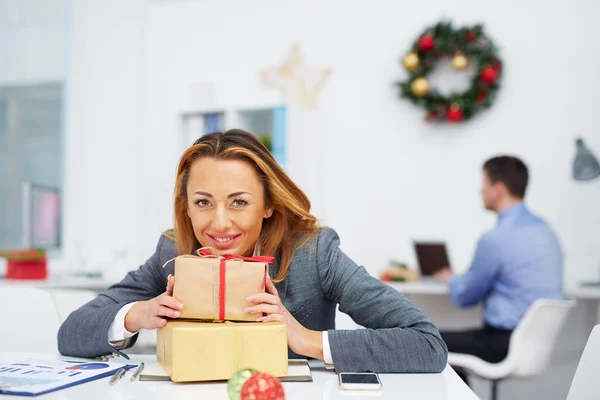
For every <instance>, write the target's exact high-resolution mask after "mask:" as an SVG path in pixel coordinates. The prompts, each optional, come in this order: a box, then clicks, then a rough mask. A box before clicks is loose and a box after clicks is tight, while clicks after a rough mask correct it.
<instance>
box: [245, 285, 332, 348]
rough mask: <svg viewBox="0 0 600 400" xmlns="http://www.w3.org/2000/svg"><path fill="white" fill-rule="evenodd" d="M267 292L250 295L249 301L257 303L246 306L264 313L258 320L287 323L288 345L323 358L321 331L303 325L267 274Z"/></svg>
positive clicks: (249, 310)
mask: <svg viewBox="0 0 600 400" xmlns="http://www.w3.org/2000/svg"><path fill="white" fill-rule="evenodd" d="M265 288H266V290H267V291H266V292H265V293H259V294H257V295H254V296H250V297H248V301H251V302H253V303H257V304H256V305H255V306H252V307H248V308H245V309H244V311H245V312H247V313H250V314H262V313H265V314H266V315H265V316H261V317H259V318H257V319H256V321H257V322H271V321H278V322H282V323H284V324H286V325H287V337H288V346H289V347H290V349H291V350H292V351H293V352H294V353H296V354H300V355H304V356H308V357H312V358H316V359H319V360H322V359H323V342H322V341H323V336H322V333H321V332H319V331H311V330H310V329H306V328H305V327H303V326H302V325H301V324H300V323H299V322H298V321H296V318H294V317H293V316H292V314H290V312H289V311H288V310H287V309H286V308H285V306H284V305H283V303H282V302H281V299H280V298H279V293H278V292H277V289H276V288H275V285H274V284H273V282H272V281H271V278H270V277H269V276H267V281H266V287H265Z"/></svg>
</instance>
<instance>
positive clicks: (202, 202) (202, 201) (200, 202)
mask: <svg viewBox="0 0 600 400" xmlns="http://www.w3.org/2000/svg"><path fill="white" fill-rule="evenodd" d="M196 204H197V205H198V206H199V207H209V206H210V202H209V201H208V200H205V199H200V200H196Z"/></svg>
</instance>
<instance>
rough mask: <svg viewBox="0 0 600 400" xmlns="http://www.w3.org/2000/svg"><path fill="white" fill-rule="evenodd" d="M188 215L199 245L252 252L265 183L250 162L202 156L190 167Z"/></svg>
mask: <svg viewBox="0 0 600 400" xmlns="http://www.w3.org/2000/svg"><path fill="white" fill-rule="evenodd" d="M187 193H188V198H187V206H188V216H189V217H190V220H191V221H192V226H193V228H194V235H196V239H198V241H199V242H200V243H201V244H202V246H208V247H214V248H216V249H217V250H218V251H219V253H220V254H236V255H242V256H252V253H253V251H254V245H255V243H256V241H257V240H258V237H259V235H260V231H261V228H262V222H263V219H264V218H269V217H270V216H271V215H272V214H273V209H272V208H268V207H266V204H265V195H264V186H263V184H262V182H261V181H260V179H259V176H258V174H257V173H256V171H255V169H254V168H253V167H252V165H251V164H250V163H247V162H245V161H240V160H216V159H214V158H201V159H198V160H196V161H195V162H194V163H193V164H192V167H191V168H190V175H189V179H188V183H187Z"/></svg>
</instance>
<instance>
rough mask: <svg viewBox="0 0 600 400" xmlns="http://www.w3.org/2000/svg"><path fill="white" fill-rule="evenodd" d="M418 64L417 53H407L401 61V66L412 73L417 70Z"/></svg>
mask: <svg viewBox="0 0 600 400" xmlns="http://www.w3.org/2000/svg"><path fill="white" fill-rule="evenodd" d="M420 62H421V61H420V60H419V56H418V55H417V53H413V52H411V53H408V54H407V55H405V56H404V58H403V59H402V65H404V68H406V69H407V70H408V71H414V70H415V69H417V67H418V66H419V63H420Z"/></svg>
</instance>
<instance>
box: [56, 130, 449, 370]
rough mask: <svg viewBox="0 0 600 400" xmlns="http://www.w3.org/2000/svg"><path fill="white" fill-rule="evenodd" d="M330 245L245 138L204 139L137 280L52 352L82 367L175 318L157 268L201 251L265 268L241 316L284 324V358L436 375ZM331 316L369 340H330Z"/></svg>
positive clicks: (425, 331)
mask: <svg viewBox="0 0 600 400" xmlns="http://www.w3.org/2000/svg"><path fill="white" fill-rule="evenodd" d="M339 244H340V240H339V238H338V236H337V234H336V233H335V231H334V230H332V229H330V228H322V227H319V226H318V225H317V221H316V219H315V217H314V216H313V215H311V214H310V202H309V200H308V198H307V197H306V196H305V195H304V193H303V192H302V191H301V190H300V188H299V187H298V186H297V185H296V184H295V183H294V182H293V181H292V180H291V179H290V178H289V177H288V176H287V175H286V173H285V172H284V171H283V170H282V169H281V167H280V166H279V165H278V164H277V162H276V161H275V159H274V158H273V156H272V155H271V153H269V151H268V150H267V149H266V148H265V147H264V146H263V145H262V144H261V143H260V141H259V140H258V139H257V138H256V137H255V136H253V135H251V134H249V133H247V132H244V131H241V130H230V131H227V132H225V133H221V132H217V133H212V134H208V135H205V136H203V137H202V138H200V139H199V140H197V141H196V143H194V145H193V146H191V147H190V148H189V149H188V150H186V151H185V152H184V154H183V155H182V157H181V160H180V162H179V167H178V169H177V177H176V184H175V195H174V231H173V232H169V233H166V234H164V235H162V236H161V238H160V241H159V243H158V246H157V250H156V253H155V254H154V255H153V256H152V257H151V258H150V259H149V260H148V261H147V262H146V263H145V264H144V265H142V266H141V267H140V268H139V269H138V270H137V271H133V272H130V273H129V274H128V275H127V276H126V277H125V279H124V280H123V281H122V282H121V283H119V284H117V285H115V286H113V287H111V288H110V289H108V291H107V292H106V293H104V294H102V295H100V296H99V297H98V298H96V299H95V300H94V301H92V302H90V303H88V304H86V305H85V306H83V307H82V308H80V309H79V310H77V311H75V312H73V313H72V314H71V315H70V316H69V318H68V319H67V320H66V321H65V322H64V324H63V326H62V327H61V329H60V331H59V336H58V344H59V350H60V352H61V353H62V354H65V355H71V356H84V357H90V356H99V355H103V354H106V353H110V352H113V351H117V352H119V351H120V350H122V349H125V348H128V347H130V346H132V345H133V344H134V342H135V338H136V333H137V332H138V331H139V330H140V329H155V328H158V327H163V326H165V324H166V321H167V318H177V317H179V315H180V313H179V310H180V309H181V307H182V304H181V303H179V302H178V301H177V300H176V299H175V298H173V285H174V281H175V278H174V277H173V276H172V274H173V265H172V263H171V264H167V265H166V266H165V267H164V268H163V265H165V262H166V261H168V260H170V259H171V258H174V257H176V256H177V255H179V254H191V253H193V252H194V251H195V250H197V249H198V248H199V247H202V246H211V247H214V248H216V249H217V251H218V252H219V253H220V254H235V255H245V256H249V255H252V254H253V253H262V254H265V255H273V256H274V257H275V263H274V264H272V265H271V266H270V268H269V275H268V277H267V279H266V287H265V288H266V292H264V293H257V294H256V295H252V296H250V297H248V301H249V302H251V304H252V305H251V306H249V307H247V308H246V309H244V312H246V313H250V314H256V321H257V322H269V321H279V322H282V323H284V324H286V326H287V341H288V347H289V353H290V354H289V356H290V357H291V358H294V357H297V356H300V357H303V358H306V357H311V358H316V359H321V360H324V361H325V362H327V363H330V364H334V365H335V368H336V370H337V371H338V372H363V371H364V372H366V371H371V372H382V373H383V372H441V371H442V370H443V369H444V368H445V366H446V361H447V354H448V352H447V348H446V345H445V344H444V342H443V341H442V340H441V338H440V335H439V332H438V331H437V329H436V328H435V326H434V325H433V324H432V323H431V322H430V321H429V320H428V319H427V317H426V316H425V315H424V314H423V313H422V312H421V311H419V310H418V309H417V308H416V307H415V306H414V305H412V304H411V303H410V301H408V300H407V299H406V298H405V297H404V296H402V295H401V294H399V293H398V292H397V291H396V290H394V289H392V288H391V287H389V286H387V285H385V284H384V283H382V282H381V281H379V280H377V279H375V278H373V277H372V276H370V275H369V274H368V273H367V272H366V270H365V268H363V267H361V266H358V265H357V264H356V263H354V262H353V261H352V260H350V258H348V257H347V256H346V255H345V254H344V253H343V252H342V250H341V249H340V248H339ZM270 277H275V278H273V279H271V278H270ZM165 286H166V291H165ZM338 304H339V307H340V310H341V311H343V312H345V313H347V314H349V315H350V317H352V319H353V320H354V321H356V323H358V324H360V325H362V326H364V327H366V328H369V329H359V330H353V331H342V330H336V329H335V323H334V321H335V310H336V306H337V305H338Z"/></svg>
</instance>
